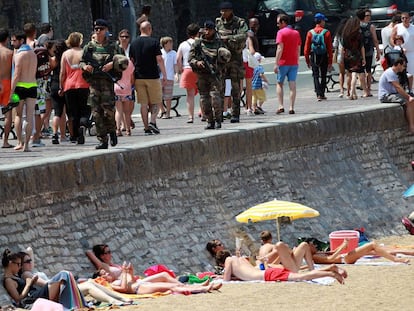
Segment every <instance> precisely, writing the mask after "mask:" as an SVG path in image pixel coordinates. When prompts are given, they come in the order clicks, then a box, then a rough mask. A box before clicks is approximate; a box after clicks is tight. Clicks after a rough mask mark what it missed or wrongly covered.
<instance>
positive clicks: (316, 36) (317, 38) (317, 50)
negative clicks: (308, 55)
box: [311, 29, 328, 55]
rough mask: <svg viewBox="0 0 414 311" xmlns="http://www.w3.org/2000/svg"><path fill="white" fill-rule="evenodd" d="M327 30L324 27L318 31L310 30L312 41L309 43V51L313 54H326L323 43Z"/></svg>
mask: <svg viewBox="0 0 414 311" xmlns="http://www.w3.org/2000/svg"><path fill="white" fill-rule="evenodd" d="M327 31H328V30H327V29H324V30H322V31H321V32H320V33H317V32H315V30H313V29H312V30H311V34H312V43H311V52H312V53H313V54H315V55H324V54H326V44H325V34H326V32H327Z"/></svg>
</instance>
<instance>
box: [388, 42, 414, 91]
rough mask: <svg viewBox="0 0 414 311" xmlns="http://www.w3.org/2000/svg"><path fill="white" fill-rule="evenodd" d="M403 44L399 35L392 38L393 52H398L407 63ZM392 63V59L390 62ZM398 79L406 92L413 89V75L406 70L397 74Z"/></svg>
mask: <svg viewBox="0 0 414 311" xmlns="http://www.w3.org/2000/svg"><path fill="white" fill-rule="evenodd" d="M403 44H404V38H403V37H402V36H400V35H397V36H395V38H394V50H398V51H400V53H401V54H400V55H401V57H403V58H404V59H405V61H406V62H407V57H406V56H405V49H404V48H403V47H402V45H403ZM392 61H394V59H393V60H392ZM388 66H390V67H391V66H392V64H388ZM398 78H399V80H400V81H399V82H400V84H401V85H402V86H403V87H404V89H406V90H407V91H408V92H412V91H411V90H412V89H413V75H412V74H409V73H408V72H407V69H404V70H403V71H402V72H399V73H398Z"/></svg>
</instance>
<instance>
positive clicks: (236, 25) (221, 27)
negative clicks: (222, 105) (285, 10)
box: [216, 15, 249, 121]
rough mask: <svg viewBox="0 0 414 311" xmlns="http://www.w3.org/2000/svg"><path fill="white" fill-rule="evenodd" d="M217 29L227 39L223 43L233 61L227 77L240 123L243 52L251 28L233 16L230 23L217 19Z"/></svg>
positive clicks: (235, 115)
mask: <svg viewBox="0 0 414 311" xmlns="http://www.w3.org/2000/svg"><path fill="white" fill-rule="evenodd" d="M216 29H217V32H218V34H219V37H226V38H227V39H224V40H223V42H224V44H225V47H226V48H227V49H229V51H230V52H231V60H230V63H229V64H228V65H227V71H226V74H225V77H226V78H230V79H231V96H232V98H233V104H232V107H231V109H232V117H233V118H234V117H235V118H237V121H238V119H239V117H240V94H241V91H240V80H243V79H244V66H243V57H242V51H243V49H244V47H245V46H246V39H247V31H248V29H249V28H248V26H247V24H246V22H245V20H244V19H242V18H240V17H237V16H234V15H233V17H232V18H231V20H229V21H226V20H225V19H223V18H222V17H217V18H216ZM233 118H232V120H233Z"/></svg>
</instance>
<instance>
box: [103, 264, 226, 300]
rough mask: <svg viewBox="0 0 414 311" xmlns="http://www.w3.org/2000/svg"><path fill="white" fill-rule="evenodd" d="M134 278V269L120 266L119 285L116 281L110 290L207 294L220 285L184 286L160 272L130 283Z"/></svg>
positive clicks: (143, 292)
mask: <svg viewBox="0 0 414 311" xmlns="http://www.w3.org/2000/svg"><path fill="white" fill-rule="evenodd" d="M133 278H134V269H133V268H132V265H131V264H130V263H129V264H125V265H123V266H122V273H121V283H120V284H119V285H118V284H116V283H119V282H118V281H116V282H114V283H112V284H111V287H112V289H114V290H116V291H118V292H120V293H126V294H152V293H156V292H161V293H165V292H172V293H180V294H187V293H192V294H196V293H207V292H211V291H212V290H218V289H219V288H220V287H221V286H222V284H221V283H215V284H210V281H209V280H207V281H206V282H204V283H202V284H198V285H186V284H183V283H181V282H180V281H178V280H176V279H175V278H173V277H172V276H170V275H169V274H168V273H167V272H161V273H157V274H154V275H151V276H149V277H146V278H144V279H140V280H137V281H130V280H131V279H133Z"/></svg>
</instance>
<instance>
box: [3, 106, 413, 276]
mask: <svg viewBox="0 0 414 311" xmlns="http://www.w3.org/2000/svg"><path fill="white" fill-rule="evenodd" d="M413 146H414V144H413V138H412V136H410V135H408V134H407V133H406V124H405V122H404V120H403V119H402V118H401V109H400V108H399V107H394V108H384V109H381V110H374V111H365V112H360V113H352V114H344V115H332V116H331V117H326V118H323V119H317V120H306V121H302V122H297V123H291V124H284V125H274V126H269V125H266V126H262V127H260V128H255V129H251V130H247V129H244V130H235V131H228V132H219V133H218V135H215V136H211V137H207V138H206V137H200V138H199V139H194V140H183V141H175V142H172V143H170V144H163V145H155V146H151V147H146V148H141V149H134V150H127V151H123V152H112V153H108V154H99V155H96V156H90V157H79V158H77V159H73V160H67V161H64V162H62V163H59V162H55V163H51V164H49V165H43V166H30V167H24V168H20V169H15V170H3V171H0V189H1V198H2V200H1V202H0V212H1V215H2V217H1V218H0V233H1V234H0V249H1V250H2V251H3V250H4V249H5V248H6V247H9V248H12V249H14V250H19V249H24V248H26V247H27V246H29V245H30V246H32V247H33V248H34V249H35V253H36V265H37V268H38V269H39V270H41V271H44V272H46V273H47V274H49V275H51V274H53V273H55V272H57V271H59V270H61V269H67V270H71V271H73V272H74V273H75V274H76V275H78V276H82V277H84V276H90V275H91V274H92V272H93V267H92V265H91V264H90V262H89V261H88V260H87V258H86V256H85V255H84V252H85V250H87V249H91V248H92V246H93V245H94V244H98V243H107V244H109V246H110V247H111V249H112V251H113V256H114V261H115V262H119V263H120V262H122V261H124V260H126V261H131V262H132V263H133V264H134V266H135V268H136V271H137V272H138V273H142V271H143V270H144V269H145V268H146V267H148V266H149V265H152V264H155V263H163V264H165V265H167V266H168V267H170V268H172V269H173V270H174V271H176V272H177V273H185V272H196V271H200V270H205V269H207V267H208V265H209V264H213V261H212V258H210V257H209V255H208V254H207V252H206V251H205V244H206V242H207V241H208V240H210V239H212V238H219V239H221V240H223V241H224V243H225V244H226V245H227V246H228V247H229V248H230V249H234V238H235V237H236V236H241V237H243V238H244V239H245V242H246V247H245V249H244V252H245V253H246V254H249V253H251V254H252V255H254V254H255V252H256V250H257V248H258V246H259V241H258V240H259V239H258V236H259V233H260V231H262V230H271V231H272V232H274V233H276V227H275V223H274V222H273V221H268V222H263V223H255V224H240V223H237V222H236V220H235V216H236V215H238V214H239V213H240V212H242V211H244V210H245V209H247V208H248V207H251V206H253V205H255V204H258V203H262V202H266V201H269V200H272V199H275V198H276V199H280V200H286V201H294V202H299V203H302V204H305V205H307V206H310V207H312V208H315V209H317V210H318V211H319V212H320V217H317V218H312V219H303V220H296V221H294V222H293V223H292V224H291V225H283V226H282V228H281V235H282V239H283V240H284V241H286V242H288V243H289V244H291V245H294V244H295V242H296V238H297V237H299V236H314V237H318V238H320V239H325V240H326V239H327V237H328V234H329V233H330V232H331V231H335V230H340V229H353V228H355V227H361V226H363V227H365V228H366V230H367V233H368V236H370V237H380V236H383V235H389V234H401V233H404V232H405V230H404V229H403V227H402V225H401V224H400V219H401V216H403V215H406V214H408V213H409V212H411V210H412V204H410V203H409V201H406V200H403V199H402V196H401V194H402V192H403V191H404V190H405V189H406V188H407V186H408V185H410V183H411V182H412V181H413V172H412V170H411V167H410V165H409V162H410V161H411V159H412V155H413V152H414V150H413V148H414V147H413ZM40 181H41V182H40ZM275 235H276V234H275Z"/></svg>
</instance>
